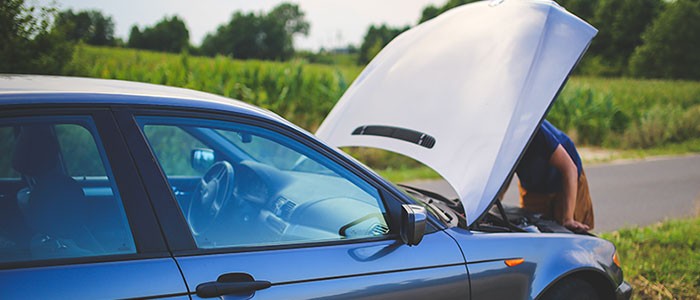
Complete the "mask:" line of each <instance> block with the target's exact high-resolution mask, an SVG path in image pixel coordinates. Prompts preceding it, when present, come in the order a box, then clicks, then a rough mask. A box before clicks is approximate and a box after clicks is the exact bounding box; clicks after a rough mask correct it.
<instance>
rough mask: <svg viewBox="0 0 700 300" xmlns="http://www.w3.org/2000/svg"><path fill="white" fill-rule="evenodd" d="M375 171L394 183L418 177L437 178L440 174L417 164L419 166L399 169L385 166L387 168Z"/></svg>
mask: <svg viewBox="0 0 700 300" xmlns="http://www.w3.org/2000/svg"><path fill="white" fill-rule="evenodd" d="M377 173H379V175H382V177H384V178H386V179H388V180H389V181H391V182H394V183H400V182H406V181H411V180H418V179H438V178H440V174H438V173H437V172H435V171H433V169H431V168H428V167H425V166H419V167H414V168H399V169H392V168H387V169H383V170H377Z"/></svg>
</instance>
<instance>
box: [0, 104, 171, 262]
mask: <svg viewBox="0 0 700 300" xmlns="http://www.w3.org/2000/svg"><path fill="white" fill-rule="evenodd" d="M23 96H24V97H29V98H33V99H36V98H42V99H44V98H50V97H61V96H60V95H32V96H27V95H23ZM7 97H8V96H6V95H5V96H2V97H0V100H1V99H2V98H7ZM9 97H11V96H9ZM2 107H3V109H2V110H0V118H2V119H12V118H26V117H28V118H31V117H42V118H43V117H49V118H50V117H66V116H68V117H71V116H73V117H88V118H89V119H90V121H91V122H92V123H93V125H94V130H95V131H96V132H93V131H92V130H91V129H90V128H87V130H88V131H90V133H91V135H92V134H97V135H98V136H93V139H94V141H95V143H102V145H97V147H98V149H99V148H102V149H103V150H104V156H105V157H104V159H106V160H107V162H108V163H109V167H110V168H111V173H112V175H113V176H114V184H115V185H116V188H117V189H118V191H119V194H120V198H121V199H120V200H121V203H122V206H123V208H124V213H125V215H126V219H127V222H128V225H129V229H130V234H131V235H132V238H133V240H134V244H135V248H136V253H129V254H110V255H96V256H85V257H70V258H55V259H53V258H52V259H45V260H31V261H20V262H6V263H0V270H11V269H24V268H33V267H49V266H63V265H75V264H87V263H107V262H118V261H133V260H143V259H153V258H167V257H170V253H169V252H168V249H167V247H166V243H165V239H164V238H163V236H162V234H161V232H160V228H159V226H158V223H157V220H156V218H155V215H154V214H153V209H152V207H151V203H150V199H149V198H148V195H147V194H146V193H145V190H144V188H143V186H142V183H141V180H139V177H140V176H139V174H138V172H137V169H136V166H135V165H134V163H133V160H132V158H131V156H130V154H129V152H128V149H127V148H126V145H125V144H124V143H123V139H122V137H121V132H120V131H119V130H118V127H117V124H116V121H115V119H114V117H113V113H112V112H111V111H110V109H109V107H107V106H99V105H98V106H89V105H85V104H81V105H51V104H49V105H47V104H27V105H3V106H2ZM100 156H102V155H100ZM101 158H102V157H101ZM105 167H107V166H105ZM106 171H107V170H106Z"/></svg>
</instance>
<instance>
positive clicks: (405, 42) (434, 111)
mask: <svg viewBox="0 0 700 300" xmlns="http://www.w3.org/2000/svg"><path fill="white" fill-rule="evenodd" d="M596 33H597V30H596V29H595V28H593V27H592V26H590V25H589V24H587V23H586V22H584V21H582V20H581V19H579V18H577V17H576V16H574V15H572V14H570V13H569V12H567V11H566V10H564V9H563V8H561V7H560V6H559V5H557V4H556V3H555V2H553V1H540V0H506V1H503V0H500V1H499V0H494V1H483V2H477V3H473V4H469V5H464V6H461V7H458V8H455V9H452V10H450V11H448V12H446V13H444V14H442V15H440V16H439V17H437V18H435V19H433V20H430V21H428V22H425V23H423V24H421V25H419V26H416V27H414V28H413V29H411V30H408V31H406V32H405V33H403V34H401V35H399V36H398V37H397V38H396V39H394V40H393V41H392V42H391V43H390V44H389V45H387V46H386V47H385V48H384V49H383V50H382V51H381V52H380V53H379V54H378V55H377V56H376V58H374V60H372V62H371V63H370V64H369V65H368V66H367V67H366V68H365V70H364V71H363V72H362V73H361V74H360V76H359V77H358V78H357V79H356V80H355V82H353V84H352V85H351V86H350V87H349V88H348V90H347V91H346V92H345V94H344V95H343V96H342V98H341V99H340V100H339V101H338V103H337V104H336V105H335V107H334V108H333V110H332V111H331V112H330V114H329V115H328V116H327V117H326V119H325V120H324V122H323V124H321V126H320V127H319V129H318V131H317V132H316V135H317V136H318V137H319V138H321V139H322V140H324V141H325V142H327V143H328V144H330V145H331V146H335V147H341V146H363V147H374V148H381V149H385V150H389V151H393V152H397V153H400V154H403V155H406V156H409V157H411V158H413V159H415V160H418V161H420V162H421V163H423V164H425V165H427V166H429V167H431V168H433V169H434V170H435V171H437V172H438V173H439V174H440V175H441V176H442V177H443V178H444V179H445V180H447V182H449V183H450V185H451V186H452V187H453V188H454V190H455V191H456V192H457V194H458V195H459V198H460V200H461V202H462V205H463V206H464V210H465V214H466V217H467V223H469V224H470V225H471V224H472V223H473V222H474V221H475V220H477V219H478V218H479V217H480V216H481V215H482V214H483V213H484V212H485V211H486V210H487V209H488V208H489V207H490V206H491V204H492V203H493V201H494V200H495V198H496V196H497V193H498V191H499V190H500V189H501V187H502V185H503V184H504V182H505V180H506V179H507V178H508V177H509V176H510V175H511V174H512V172H513V170H514V166H515V164H516V162H517V161H518V160H519V158H520V156H521V154H522V152H523V149H524V148H525V146H526V145H527V144H528V142H529V141H530V139H531V137H532V136H533V134H534V132H535V129H536V128H537V127H538V126H539V124H540V123H541V122H542V120H543V118H544V115H545V113H546V112H547V110H548V109H549V107H550V105H551V104H552V101H553V100H554V98H555V97H556V95H557V93H558V91H559V90H560V88H561V87H562V86H563V84H564V82H565V81H566V78H567V77H568V75H569V73H570V72H571V70H572V69H573V67H574V66H575V64H576V62H577V61H578V60H579V58H580V57H581V56H582V55H583V53H584V52H585V50H586V48H587V46H588V45H589V43H590V41H591V39H592V38H593V37H594V36H595V34H596Z"/></svg>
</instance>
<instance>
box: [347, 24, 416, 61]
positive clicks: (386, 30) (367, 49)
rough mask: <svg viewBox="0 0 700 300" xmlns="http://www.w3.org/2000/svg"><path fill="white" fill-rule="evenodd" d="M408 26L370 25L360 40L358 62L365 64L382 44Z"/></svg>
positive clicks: (379, 49) (381, 47) (377, 51)
mask: <svg viewBox="0 0 700 300" xmlns="http://www.w3.org/2000/svg"><path fill="white" fill-rule="evenodd" d="M409 28H410V27H408V26H406V27H403V28H391V27H389V26H387V25H382V26H379V27H376V26H374V25H372V26H370V27H369V29H368V30H367V34H365V37H364V39H363V40H362V45H361V46H360V55H359V56H358V63H359V64H366V63H368V62H369V61H370V60H372V58H374V57H375V56H376V55H377V53H379V51H381V50H382V49H383V48H384V46H386V45H387V44H389V42H391V40H393V39H394V38H395V37H396V36H398V35H399V34H401V33H402V32H404V31H406V30H408V29H409Z"/></svg>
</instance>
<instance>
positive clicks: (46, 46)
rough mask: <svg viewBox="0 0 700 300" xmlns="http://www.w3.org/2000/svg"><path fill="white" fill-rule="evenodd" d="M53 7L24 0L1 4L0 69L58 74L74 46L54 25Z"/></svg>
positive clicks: (12, 0)
mask: <svg viewBox="0 0 700 300" xmlns="http://www.w3.org/2000/svg"><path fill="white" fill-rule="evenodd" d="M55 16H56V10H55V9H54V8H47V7H34V6H29V5H27V4H26V3H25V1H24V0H2V2H1V3H0V61H1V62H2V63H0V72H4V73H36V74H57V73H59V72H60V71H61V70H62V69H63V67H64V66H65V64H67V63H68V61H70V59H71V56H72V53H73V45H72V44H71V43H70V42H68V41H67V40H66V37H65V35H64V34H63V32H62V31H61V30H60V29H61V28H59V27H56V26H53V24H52V22H51V20H52V19H53V18H54V17H55Z"/></svg>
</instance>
